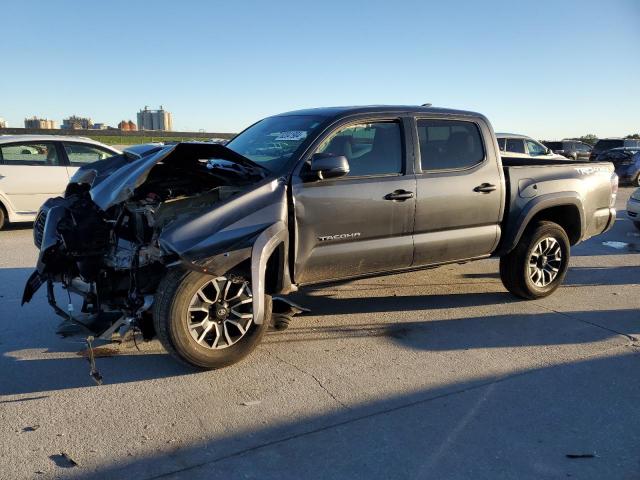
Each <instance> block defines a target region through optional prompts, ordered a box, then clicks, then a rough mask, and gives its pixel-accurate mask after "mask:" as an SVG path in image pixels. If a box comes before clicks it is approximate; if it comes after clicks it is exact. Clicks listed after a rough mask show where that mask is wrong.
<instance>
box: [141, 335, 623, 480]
mask: <svg viewBox="0 0 640 480" xmlns="http://www.w3.org/2000/svg"><path fill="white" fill-rule="evenodd" d="M633 346H634V347H635V346H636V345H633ZM623 348H629V345H628V344H626V345H618V346H615V347H612V348H606V349H604V350H601V351H598V352H594V353H593V354H591V355H585V356H584V357H581V358H579V359H575V361H581V360H584V359H586V358H590V357H592V356H597V355H601V354H602V353H605V352H609V351H612V350H620V349H623ZM268 354H269V355H272V356H274V357H276V358H277V359H278V360H280V361H281V362H283V363H285V364H287V365H291V366H293V367H294V368H296V369H297V370H300V371H301V372H303V373H307V375H310V374H309V373H308V372H305V371H304V370H301V369H299V368H298V367H296V366H295V365H292V364H291V363H289V362H286V361H284V360H282V359H281V358H279V357H278V356H276V355H275V354H272V353H268ZM566 365H570V364H565V363H560V364H557V365H556V366H558V367H563V366H566ZM538 372H539V369H533V370H526V371H523V372H518V373H513V374H510V375H505V376H503V377H498V378H494V379H492V380H488V381H486V382H481V383H479V384H477V385H472V386H469V387H466V388H461V389H458V390H454V391H451V392H445V393H441V394H439V395H434V396H431V397H426V398H422V399H419V400H415V401H412V402H408V403H404V404H401V405H396V406H394V407H389V408H386V409H383V410H378V411H375V412H371V413H368V414H365V415H360V416H357V417H354V418H350V419H347V420H343V421H340V422H334V423H331V424H329V425H325V426H324V427H318V428H314V429H311V430H307V431H305V432H300V433H296V434H292V435H289V436H286V437H282V438H278V439H275V440H270V441H267V442H264V443H261V444H259V445H254V446H252V447H247V448H243V449H241V450H238V451H236V452H232V453H229V454H226V455H222V456H220V457H218V458H214V459H212V460H207V461H204V462H200V463H198V464H195V465H190V466H188V467H184V468H179V469H177V470H173V471H171V472H166V473H162V474H160V475H156V476H153V477H148V478H147V479H146V480H157V479H159V478H167V477H170V476H172V475H175V474H179V473H183V472H187V471H189V470H194V469H196V468H200V467H204V466H205V465H211V464H214V463H218V462H222V461H225V460H229V459H231V458H236V457H241V456H243V455H245V454H247V453H251V452H255V451H258V450H261V449H263V448H268V447H272V446H274V445H280V444H284V443H287V442H290V441H292V440H297V439H299V438H303V437H306V436H309V435H314V434H316V433H321V432H325V431H328V430H331V429H334V428H338V427H342V426H345V425H349V424H352V423H356V422H359V421H361V420H367V419H369V418H374V417H378V416H380V415H386V414H388V413H394V412H398V411H400V410H405V409H408V408H412V407H415V406H417V405H424V404H427V403H430V402H433V401H436V400H441V399H443V398H448V397H453V396H455V395H461V394H464V393H467V392H472V391H475V390H479V389H482V388H485V387H491V386H493V385H496V384H499V383H502V382H506V381H508V380H512V379H514V378H519V377H524V376H526V375H532V374H535V373H538ZM316 381H317V379H316ZM323 389H324V387H323ZM325 390H326V389H325Z"/></svg>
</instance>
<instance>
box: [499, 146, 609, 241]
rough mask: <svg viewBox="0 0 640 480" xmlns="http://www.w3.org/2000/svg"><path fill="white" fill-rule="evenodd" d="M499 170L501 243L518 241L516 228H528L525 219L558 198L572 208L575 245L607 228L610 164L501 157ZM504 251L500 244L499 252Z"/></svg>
mask: <svg viewBox="0 0 640 480" xmlns="http://www.w3.org/2000/svg"><path fill="white" fill-rule="evenodd" d="M502 167H503V170H504V177H505V186H506V192H505V197H506V198H505V200H506V201H505V210H504V211H505V216H504V218H503V222H502V232H503V234H504V235H503V239H505V240H506V239H513V238H517V235H515V231H516V230H517V229H518V227H519V226H520V225H526V224H528V220H529V218H528V217H530V216H531V215H533V214H535V211H536V210H537V209H538V208H539V207H540V206H541V205H543V204H548V205H549V206H552V205H553V204H554V203H555V202H554V200H555V199H557V198H563V199H564V200H563V202H562V203H565V204H566V205H568V206H569V207H570V208H572V209H574V207H575V212H574V213H573V214H572V215H575V221H576V222H577V223H578V225H582V227H581V229H580V230H581V231H582V232H583V233H582V237H581V238H579V239H574V240H575V242H577V241H582V240H586V239H587V238H589V237H591V236H593V235H596V234H599V233H601V232H602V231H604V230H605V229H606V228H607V226H608V225H609V224H610V221H611V212H610V209H609V203H610V198H611V176H612V175H613V172H614V171H613V165H612V164H611V163H608V162H579V161H574V160H569V159H567V160H566V161H564V160H539V161H536V160H533V159H526V158H513V157H502ZM575 242H574V243H575ZM505 247H506V245H505V244H504V242H502V244H501V248H505Z"/></svg>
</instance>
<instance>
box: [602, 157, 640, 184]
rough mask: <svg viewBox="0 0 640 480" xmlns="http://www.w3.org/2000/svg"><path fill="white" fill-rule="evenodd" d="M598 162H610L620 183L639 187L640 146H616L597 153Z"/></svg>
mask: <svg viewBox="0 0 640 480" xmlns="http://www.w3.org/2000/svg"><path fill="white" fill-rule="evenodd" d="M597 161H598V162H611V163H613V166H614V167H615V169H616V174H617V175H618V177H619V178H620V183H625V184H629V185H633V186H636V187H640V147H618V148H612V149H611V150H606V151H604V152H602V153H601V154H600V155H598V158H597Z"/></svg>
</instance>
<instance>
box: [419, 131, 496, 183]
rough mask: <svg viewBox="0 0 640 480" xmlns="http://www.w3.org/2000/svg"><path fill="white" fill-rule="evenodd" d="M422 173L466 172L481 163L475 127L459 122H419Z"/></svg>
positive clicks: (480, 148) (481, 147) (480, 144)
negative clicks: (425, 171)
mask: <svg viewBox="0 0 640 480" xmlns="http://www.w3.org/2000/svg"><path fill="white" fill-rule="evenodd" d="M418 139H419V141H420V158H421V163H422V169H423V170H429V171H433V170H449V169H457V168H468V167H472V166H474V165H477V164H479V163H481V162H482V161H483V160H484V148H483V146H482V138H481V137H480V131H479V130H478V126H477V125H476V124H475V123H472V122H463V121H458V120H418Z"/></svg>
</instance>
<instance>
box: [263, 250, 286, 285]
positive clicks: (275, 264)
mask: <svg viewBox="0 0 640 480" xmlns="http://www.w3.org/2000/svg"><path fill="white" fill-rule="evenodd" d="M283 265H284V242H280V243H279V244H278V246H277V247H276V248H275V250H274V251H273V252H272V253H271V256H270V257H269V260H267V269H266V271H265V272H264V292H265V293H267V294H269V295H271V294H273V293H277V292H279V291H280V290H282V283H283V273H284V270H283V268H282V266H283Z"/></svg>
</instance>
